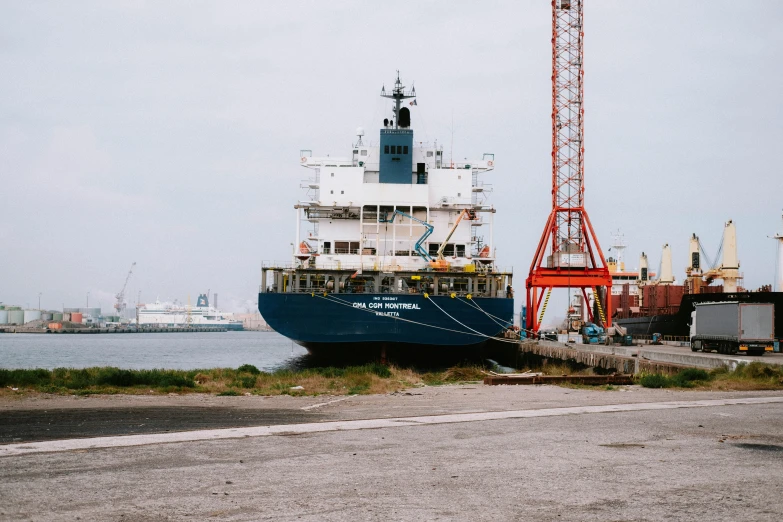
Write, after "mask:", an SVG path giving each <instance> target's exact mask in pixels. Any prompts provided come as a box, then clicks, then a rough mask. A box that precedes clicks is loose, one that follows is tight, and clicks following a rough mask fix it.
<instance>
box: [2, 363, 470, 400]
mask: <svg viewBox="0 0 783 522" xmlns="http://www.w3.org/2000/svg"><path fill="white" fill-rule="evenodd" d="M481 371H482V368H480V367H457V368H451V369H449V370H446V371H440V372H429V373H418V372H416V371H414V370H411V369H405V368H397V367H394V366H386V365H383V364H366V365H362V366H349V367H339V368H338V367H331V366H330V367H324V368H309V369H303V370H296V371H294V370H278V371H274V372H262V371H260V370H259V369H258V368H256V367H255V366H253V365H251V364H244V365H242V366H240V367H239V368H237V369H231V368H216V369H210V370H207V369H201V370H162V369H157V370H123V369H120V368H112V367H108V368H107V367H103V368H84V369H74V368H56V369H54V370H45V369H40V368H39V369H22V370H8V369H2V368H0V388H2V389H3V390H5V391H8V390H9V389H10V390H11V391H15V392H17V391H20V390H21V391H24V390H29V391H37V392H44V393H59V394H77V395H89V394H98V393H102V394H105V393H126V394H140V393H150V392H152V393H172V392H174V393H188V392H196V393H214V394H217V395H225V396H232V395H248V394H250V395H321V394H330V395H344V394H349V395H353V394H367V393H388V392H392V391H399V390H403V389H405V388H410V387H413V386H417V385H422V384H426V385H434V384H444V383H456V382H467V381H479V380H481V378H482V376H483V375H482V373H481Z"/></svg>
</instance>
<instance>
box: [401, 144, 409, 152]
mask: <svg viewBox="0 0 783 522" xmlns="http://www.w3.org/2000/svg"><path fill="white" fill-rule="evenodd" d="M402 153H403V154H407V153H408V146H407V145H405V146H404V147H403V148H402Z"/></svg>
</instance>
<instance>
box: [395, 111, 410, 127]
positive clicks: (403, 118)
mask: <svg viewBox="0 0 783 522" xmlns="http://www.w3.org/2000/svg"><path fill="white" fill-rule="evenodd" d="M397 125H398V126H399V127H400V128H401V129H407V128H408V127H410V126H411V111H410V109H408V108H407V107H403V108H402V109H400V114H398V115H397Z"/></svg>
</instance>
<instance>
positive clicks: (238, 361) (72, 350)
mask: <svg viewBox="0 0 783 522" xmlns="http://www.w3.org/2000/svg"><path fill="white" fill-rule="evenodd" d="M306 353H307V350H305V349H304V348H302V347H301V346H299V345H297V344H294V343H293V342H292V341H291V340H289V339H286V338H285V337H283V336H282V335H280V334H278V333H276V332H200V333H123V334H2V333H0V368H8V369H14V368H47V369H52V368H89V367H92V366H116V367H118V368H125V369H153V368H165V369H171V370H174V369H179V370H192V369H198V368H236V367H238V366H241V365H243V364H252V365H254V366H256V367H257V368H258V369H259V370H262V371H272V370H275V369H277V368H280V367H283V366H290V365H296V364H297V363H298V362H299V361H300V360H301V359H302V358H303V357H304V355H305V354H306Z"/></svg>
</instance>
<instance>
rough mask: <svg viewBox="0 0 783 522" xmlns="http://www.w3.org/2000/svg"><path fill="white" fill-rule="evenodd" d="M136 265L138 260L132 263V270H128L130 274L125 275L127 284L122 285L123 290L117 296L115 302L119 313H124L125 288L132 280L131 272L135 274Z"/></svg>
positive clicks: (115, 307)
mask: <svg viewBox="0 0 783 522" xmlns="http://www.w3.org/2000/svg"><path fill="white" fill-rule="evenodd" d="M134 266H136V261H134V262H133V263H132V264H131V267H130V270H128V275H127V276H125V284H124V285H122V290H120V292H119V293H118V294H117V295H116V296H115V297H116V298H117V302H116V303H114V309H115V310H117V314H118V315H122V312H123V310H125V290H126V289H127V288H128V281H130V278H131V274H133V267H134Z"/></svg>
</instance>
